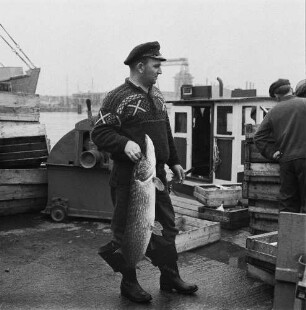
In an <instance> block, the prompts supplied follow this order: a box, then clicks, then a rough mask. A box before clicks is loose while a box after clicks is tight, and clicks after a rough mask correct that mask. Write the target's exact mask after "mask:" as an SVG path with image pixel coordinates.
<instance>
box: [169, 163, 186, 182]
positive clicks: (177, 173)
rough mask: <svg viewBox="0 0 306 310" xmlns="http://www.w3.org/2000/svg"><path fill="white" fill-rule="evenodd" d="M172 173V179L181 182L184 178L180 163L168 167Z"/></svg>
mask: <svg viewBox="0 0 306 310" xmlns="http://www.w3.org/2000/svg"><path fill="white" fill-rule="evenodd" d="M170 169H171V170H172V172H173V173H174V180H175V181H177V182H179V183H183V182H184V180H185V172H184V169H183V167H182V166H181V165H174V166H172V167H171V168H170Z"/></svg>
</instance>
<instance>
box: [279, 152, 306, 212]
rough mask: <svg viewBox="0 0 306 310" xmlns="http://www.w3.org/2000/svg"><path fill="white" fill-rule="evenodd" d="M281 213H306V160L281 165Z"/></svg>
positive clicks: (296, 160)
mask: <svg viewBox="0 0 306 310" xmlns="http://www.w3.org/2000/svg"><path fill="white" fill-rule="evenodd" d="M280 181H281V186H280V212H294V213H306V206H305V203H306V200H305V196H306V158H300V159H295V160H291V161H287V162H282V163H280Z"/></svg>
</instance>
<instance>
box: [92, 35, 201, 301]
mask: <svg viewBox="0 0 306 310" xmlns="http://www.w3.org/2000/svg"><path fill="white" fill-rule="evenodd" d="M165 60H166V59H165V58H164V57H163V56H162V55H161V54H160V45H159V43H158V42H156V41H155V42H147V43H144V44H140V45H138V46H136V47H135V48H134V49H133V50H132V51H131V52H130V53H129V55H128V57H127V58H126V60H125V61H124V64H125V65H128V66H129V67H130V76H129V78H126V80H125V82H124V84H122V85H120V86H119V87H117V88H116V89H114V90H112V91H111V92H109V93H108V95H107V96H106V97H105V99H104V100H103V104H102V107H101V109H100V111H99V115H98V119H97V121H96V124H95V127H94V129H93V132H92V138H93V141H94V143H95V144H96V145H97V146H98V148H99V149H100V150H103V151H106V152H108V153H110V154H111V158H112V159H113V169H112V172H111V177H110V187H111V195H112V200H113V204H114V213H113V218H112V224H111V228H112V235H113V237H112V241H111V242H110V243H108V244H106V245H104V246H102V247H101V248H100V249H99V254H100V256H101V257H102V258H103V259H104V260H105V261H106V262H107V263H108V264H109V265H110V266H111V267H112V268H113V270H114V271H116V272H121V273H122V275H123V278H122V281H121V295H123V296H125V297H127V298H128V299H130V300H132V301H134V302H148V301H150V300H151V299H152V297H151V295H150V294H149V293H147V292H146V291H145V290H144V289H143V288H142V287H141V286H140V284H139V283H138V281H137V276H136V270H135V269H130V268H127V267H126V265H125V261H124V258H123V256H122V254H120V253H119V252H118V251H117V250H118V249H119V248H120V246H121V242H122V239H123V235H124V229H125V224H126V222H125V221H126V211H127V207H128V199H129V190H130V187H129V186H130V180H131V178H132V171H133V167H134V164H135V163H136V162H137V161H138V160H139V159H140V158H141V156H142V155H141V154H142V153H144V147H145V135H146V134H147V135H148V136H149V137H150V138H151V140H152V141H153V144H154V148H155V155H156V163H157V164H156V175H157V177H159V178H160V180H161V181H162V182H163V183H164V185H165V190H164V191H162V192H160V191H156V206H155V218H156V220H157V221H158V222H160V223H161V225H162V226H163V230H162V236H158V235H155V234H152V237H151V240H150V243H149V246H148V249H147V251H146V256H148V257H149V258H150V259H151V261H152V263H153V265H155V266H158V268H159V269H160V271H161V277H160V288H161V289H166V290H172V289H174V290H176V291H177V292H179V293H183V294H192V293H194V292H195V291H197V289H198V287H197V286H196V285H194V284H188V283H186V282H184V281H183V280H182V279H181V277H180V275H179V271H178V266H177V259H178V255H177V251H176V246H175V238H176V235H177V233H178V230H177V228H176V227H175V221H174V220H175V213H174V209H173V206H172V203H171V200H170V196H169V192H168V190H167V188H168V187H167V180H166V171H165V164H167V165H168V166H169V167H170V168H171V170H172V171H173V173H174V175H175V177H176V178H177V179H178V180H179V181H181V182H182V181H183V180H184V178H185V173H184V170H183V168H182V166H181V165H180V161H179V158H178V155H177V151H176V148H175V145H174V140H173V137H172V133H171V128H170V124H169V119H168V115H167V109H166V104H165V101H164V98H163V95H162V93H161V92H160V90H159V89H158V88H157V87H155V86H154V84H155V83H156V81H157V77H158V75H159V74H161V73H162V72H161V62H162V61H165Z"/></svg>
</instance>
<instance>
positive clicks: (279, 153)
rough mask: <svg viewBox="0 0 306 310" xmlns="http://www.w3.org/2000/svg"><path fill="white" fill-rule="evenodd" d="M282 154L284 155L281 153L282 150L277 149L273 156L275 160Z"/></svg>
mask: <svg viewBox="0 0 306 310" xmlns="http://www.w3.org/2000/svg"><path fill="white" fill-rule="evenodd" d="M281 155H282V153H281V152H280V151H276V152H275V153H274V154H273V156H272V157H273V159H274V160H278V159H280V157H281Z"/></svg>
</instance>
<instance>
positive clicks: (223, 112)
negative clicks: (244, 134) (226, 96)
mask: <svg viewBox="0 0 306 310" xmlns="http://www.w3.org/2000/svg"><path fill="white" fill-rule="evenodd" d="M232 132H233V107H232V106H230V107H217V134H219V135H231V134H232Z"/></svg>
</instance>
